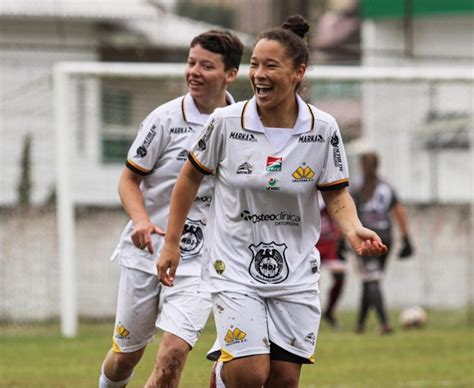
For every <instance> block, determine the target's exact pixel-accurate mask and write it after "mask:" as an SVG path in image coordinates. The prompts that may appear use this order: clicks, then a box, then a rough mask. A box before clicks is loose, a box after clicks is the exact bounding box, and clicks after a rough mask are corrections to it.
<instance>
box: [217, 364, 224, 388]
mask: <svg viewBox="0 0 474 388" xmlns="http://www.w3.org/2000/svg"><path fill="white" fill-rule="evenodd" d="M223 366H224V363H223V362H222V361H217V365H216V388H225V384H224V382H223V381H222V377H221V370H222V367H223Z"/></svg>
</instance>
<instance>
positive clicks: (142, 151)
mask: <svg viewBox="0 0 474 388" xmlns="http://www.w3.org/2000/svg"><path fill="white" fill-rule="evenodd" d="M155 136H156V125H153V126H152V127H151V128H150V130H149V131H148V133H147V134H146V136H145V140H143V142H142V144H141V145H140V146H139V147H138V148H137V150H136V155H135V156H134V158H144V157H145V156H146V155H147V153H148V147H149V146H150V144H151V142H152V141H153V139H154V138H155Z"/></svg>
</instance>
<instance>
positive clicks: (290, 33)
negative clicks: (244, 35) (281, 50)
mask: <svg viewBox="0 0 474 388" xmlns="http://www.w3.org/2000/svg"><path fill="white" fill-rule="evenodd" d="M308 31H309V23H308V22H307V21H306V20H305V19H304V18H303V17H302V16H300V15H293V16H290V17H288V19H286V21H285V22H284V23H283V24H282V25H281V27H277V28H272V29H270V30H267V31H263V32H262V33H261V34H260V35H259V36H258V38H257V42H258V41H259V40H261V39H268V40H276V41H277V42H280V43H281V44H282V45H283V46H284V47H285V48H286V52H287V53H288V56H289V57H290V58H291V59H292V61H293V67H294V68H296V67H298V66H299V65H301V64H305V65H307V64H308V61H309V49H308V45H307V43H306V35H307V33H308Z"/></svg>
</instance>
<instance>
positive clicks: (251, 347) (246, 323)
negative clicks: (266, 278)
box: [212, 291, 270, 362]
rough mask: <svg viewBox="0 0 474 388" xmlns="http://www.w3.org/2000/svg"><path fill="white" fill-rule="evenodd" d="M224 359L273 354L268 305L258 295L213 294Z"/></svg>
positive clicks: (242, 293) (227, 292)
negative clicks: (268, 327)
mask: <svg viewBox="0 0 474 388" xmlns="http://www.w3.org/2000/svg"><path fill="white" fill-rule="evenodd" d="M212 305H213V312H214V320H215V323H216V330H217V339H218V341H219V345H220V348H221V349H220V350H221V356H220V360H221V361H224V362H228V361H231V360H234V359H237V358H241V357H248V356H253V355H259V354H269V353H270V341H269V337H268V329H267V310H266V305H265V302H264V300H263V299H262V298H260V297H259V296H258V295H256V294H255V293H253V292H251V291H249V292H230V291H226V292H219V293H213V294H212Z"/></svg>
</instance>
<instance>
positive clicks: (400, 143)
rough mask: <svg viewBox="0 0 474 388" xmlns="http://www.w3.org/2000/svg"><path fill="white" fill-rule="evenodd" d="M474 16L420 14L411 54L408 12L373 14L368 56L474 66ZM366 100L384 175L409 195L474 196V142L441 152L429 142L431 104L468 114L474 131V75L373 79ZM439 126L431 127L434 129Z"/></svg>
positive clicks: (396, 62) (390, 61) (366, 125)
mask: <svg viewBox="0 0 474 388" xmlns="http://www.w3.org/2000/svg"><path fill="white" fill-rule="evenodd" d="M473 23H474V17H472V16H446V17H442V16H439V17H419V18H415V19H414V21H413V52H412V53H413V56H408V57H407V56H404V55H403V53H404V25H403V21H402V20H394V19H380V20H377V21H373V20H366V21H364V23H363V31H362V37H363V39H362V41H363V53H364V56H363V63H364V64H365V65H370V66H418V65H419V66H434V67H437V66H448V67H450V68H452V69H453V70H452V71H453V72H455V71H456V67H457V66H463V67H466V66H471V67H472V65H473V63H474V46H473V44H474V39H473V38H474V35H473V34H474V32H473V31H474V30H473V29H472V26H473ZM473 72H474V68H473ZM363 104H364V116H363V117H364V122H363V135H364V138H366V139H367V143H368V144H370V146H371V147H372V148H374V149H375V150H377V151H378V152H379V153H380V155H381V159H382V167H381V171H382V175H384V176H385V177H386V178H387V179H388V180H389V181H390V182H392V183H393V184H394V186H395V187H396V188H397V189H398V191H399V193H400V195H401V197H402V198H403V199H405V200H408V201H421V202H426V201H433V200H435V201H436V200H440V201H442V202H444V203H448V202H463V203H466V202H469V201H474V180H473V179H474V178H473V175H474V166H473V163H472V161H473V160H474V159H473V153H474V150H473V147H474V145H473V144H471V150H469V149H467V150H466V149H456V150H442V151H440V152H439V153H438V152H433V151H428V150H427V149H426V148H425V146H424V143H425V141H426V136H427V134H428V133H429V130H430V122H429V120H428V116H429V113H430V112H434V113H436V114H437V115H439V116H443V115H459V114H461V115H468V116H470V124H468V125H467V126H466V127H467V130H468V131H470V132H471V133H472V131H474V124H473V120H472V117H473V114H474V85H473V83H432V84H428V83H413V84H411V85H406V84H405V85H401V84H398V85H397V84H376V85H366V86H364V88H363ZM467 120H469V117H468V119H467ZM438 129H439V128H438ZM441 129H442V128H441ZM434 130H435V129H434V128H431V131H432V133H434ZM446 130H449V128H446ZM473 138H474V136H472V135H471V139H473ZM471 142H472V140H471Z"/></svg>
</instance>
